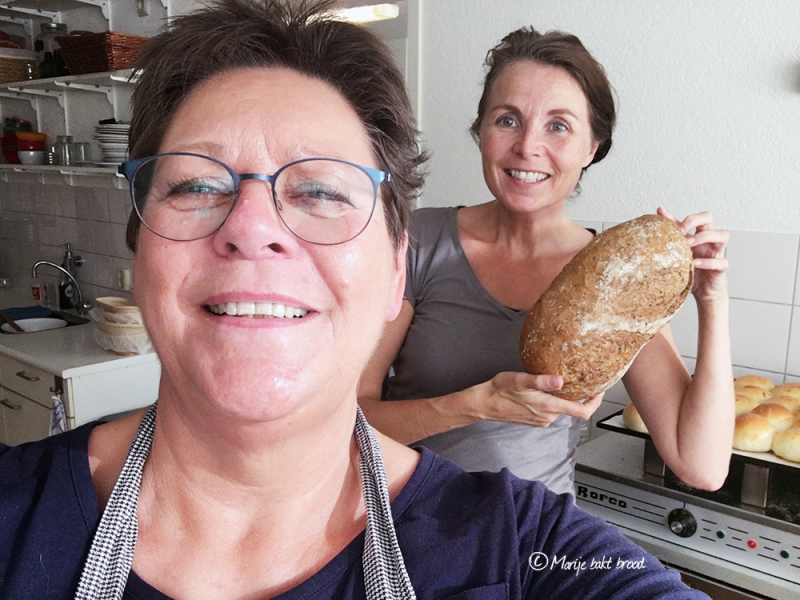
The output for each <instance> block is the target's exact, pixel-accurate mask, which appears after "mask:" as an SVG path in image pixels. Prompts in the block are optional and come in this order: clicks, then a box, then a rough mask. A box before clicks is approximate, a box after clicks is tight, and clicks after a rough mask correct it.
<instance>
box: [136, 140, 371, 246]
mask: <svg viewBox="0 0 800 600" xmlns="http://www.w3.org/2000/svg"><path fill="white" fill-rule="evenodd" d="M251 185H259V184H258V183H255V182H254V183H253V184H251ZM260 185H265V184H263V183H261V184H260ZM131 189H132V191H133V197H134V203H135V205H136V210H137V212H138V213H139V216H140V217H141V219H142V222H143V223H144V224H145V226H146V227H147V228H148V229H150V230H152V231H153V232H155V233H157V234H158V235H160V236H162V237H165V238H169V239H172V240H185V241H188V240H196V239H200V238H202V237H205V236H208V235H211V234H212V233H214V232H215V231H216V230H217V229H219V228H220V226H221V225H222V224H223V223H224V222H225V220H226V219H227V218H228V215H229V214H230V213H231V211H232V210H233V207H234V204H235V198H236V193H237V189H236V182H235V179H234V176H233V175H232V173H231V172H230V171H229V170H228V169H227V168H225V167H224V166H223V165H222V164H220V163H217V162H216V161H213V160H211V159H209V158H205V157H201V156H195V155H185V154H164V155H160V156H155V157H153V158H152V159H151V160H149V161H147V162H145V163H143V164H142V165H140V167H139V168H138V169H137V170H136V173H135V175H134V177H133V181H132V183H131ZM375 196H376V186H375V184H373V181H372V179H371V178H370V176H369V175H368V174H367V173H366V172H365V171H362V170H361V169H359V168H358V167H357V166H355V165H351V164H348V163H344V162H340V161H337V160H327V159H311V160H303V161H299V162H296V163H292V164H290V165H288V166H286V167H284V168H283V169H282V170H280V171H279V172H278V173H277V175H276V177H275V179H274V186H273V199H274V200H276V201H277V207H278V214H279V215H280V218H281V220H282V221H283V222H284V224H285V225H286V227H287V228H288V229H289V230H290V231H291V232H292V233H294V234H295V235H296V236H297V237H299V238H301V239H303V240H305V241H307V242H312V243H316V244H339V243H342V242H346V241H348V240H351V239H353V238H354V237H356V236H357V235H358V234H359V233H361V231H363V230H364V228H365V227H366V226H367V223H369V219H370V217H371V215H372V211H373V208H374V206H375Z"/></svg>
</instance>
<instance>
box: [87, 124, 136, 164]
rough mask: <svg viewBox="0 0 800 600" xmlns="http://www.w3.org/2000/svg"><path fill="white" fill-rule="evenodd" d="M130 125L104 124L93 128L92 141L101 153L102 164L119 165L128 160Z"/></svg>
mask: <svg viewBox="0 0 800 600" xmlns="http://www.w3.org/2000/svg"><path fill="white" fill-rule="evenodd" d="M130 128H131V126H130V123H106V124H101V125H98V126H97V127H95V128H94V139H96V140H97V145H98V146H100V151H101V152H102V153H103V161H102V162H103V163H112V164H119V163H122V162H125V161H126V160H128V132H129V131H130Z"/></svg>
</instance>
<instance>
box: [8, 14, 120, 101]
mask: <svg viewBox="0 0 800 600" xmlns="http://www.w3.org/2000/svg"><path fill="white" fill-rule="evenodd" d="M0 1H2V0H0ZM132 72H133V70H132V69H122V70H120V71H108V72H105V73H86V74H85V75H66V76H64V77H48V78H45V79H26V80H24V81H11V82H8V83H2V84H0V91H7V92H10V93H12V94H14V95H15V96H14V97H19V98H24V97H25V94H30V95H34V94H37V93H39V92H58V93H60V92H63V91H64V90H65V89H75V90H84V91H90V92H91V91H96V92H99V93H103V94H106V96H107V97H109V102H111V99H110V94H111V89H112V88H113V86H115V85H119V84H129V83H130V84H132V83H133V81H131V80H130V77H131V73H132Z"/></svg>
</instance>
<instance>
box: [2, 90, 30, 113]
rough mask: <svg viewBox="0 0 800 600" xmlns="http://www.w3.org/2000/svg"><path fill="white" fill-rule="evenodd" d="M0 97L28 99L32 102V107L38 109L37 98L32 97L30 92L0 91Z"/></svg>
mask: <svg viewBox="0 0 800 600" xmlns="http://www.w3.org/2000/svg"><path fill="white" fill-rule="evenodd" d="M0 98H12V99H14V100H26V101H28V102H30V103H31V107H32V108H33V109H34V110H36V98H32V97H31V96H29V95H28V94H24V93H19V92H17V93H10V92H0Z"/></svg>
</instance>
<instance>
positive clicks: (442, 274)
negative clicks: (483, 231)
mask: <svg viewBox="0 0 800 600" xmlns="http://www.w3.org/2000/svg"><path fill="white" fill-rule="evenodd" d="M456 212H457V209H456V208H423V209H419V210H417V211H415V212H414V214H413V217H412V224H411V230H410V242H409V252H408V273H407V281H406V292H405V296H406V299H407V300H408V301H409V302H411V304H412V306H413V307H414V319H413V321H412V322H411V326H410V328H409V330H408V334H407V335H406V339H405V342H404V343H403V346H402V348H401V349H400V352H399V354H398V356H397V359H396V360H395V362H394V365H393V370H394V375H393V376H392V377H390V378H389V379H388V381H387V386H386V394H385V398H384V399H385V400H411V399H415V398H431V397H435V396H441V395H444V394H449V393H452V392H455V391H459V390H463V389H465V388H468V387H470V386H472V385H475V384H478V383H481V382H484V381H488V380H489V379H491V378H492V377H494V376H495V375H497V374H498V373H500V372H503V371H522V370H523V368H522V363H521V361H520V357H519V336H520V332H521V331H522V324H523V322H524V321H525V316H526V312H525V311H521V310H514V309H511V308H508V307H506V306H503V305H502V304H500V303H499V302H498V301H497V300H495V299H494V297H492V296H491V295H490V294H489V292H487V291H486V289H485V288H484V287H483V286H482V285H481V283H480V282H479V281H478V278H477V276H476V275H475V272H474V271H473V270H472V267H471V266H470V264H469V261H468V260H467V257H466V255H465V254H464V249H463V248H462V247H461V243H460V241H459V239H458V228H457V223H456ZM535 276H536V274H535V273H532V274H531V277H535ZM579 435H580V425H579V421H578V420H577V419H574V418H572V417H568V416H566V415H561V416H560V417H559V418H558V419H556V420H555V422H553V423H552V424H551V425H550V426H549V427H546V428H542V427H530V426H527V425H516V424H511V423H501V422H496V421H484V422H480V423H473V424H472V425H468V426H466V427H462V428H459V429H454V430H452V431H448V432H445V433H440V434H437V435H434V436H431V437H429V438H426V439H424V440H421V441H420V442H419V444H420V445H423V446H426V447H427V448H430V449H431V450H433V451H434V452H436V453H438V454H440V455H441V456H444V457H445V458H448V459H450V460H452V461H453V462H455V463H456V464H458V465H459V466H461V467H462V468H464V469H466V470H467V471H499V470H500V469H502V468H503V467H507V468H508V469H509V470H510V471H511V472H512V473H514V475H516V476H518V477H522V478H524V479H538V480H541V481H542V482H544V483H545V484H547V486H548V487H550V489H552V490H553V491H555V492H558V493H561V492H570V493H574V491H573V469H574V466H575V447H576V445H577V442H578V438H579Z"/></svg>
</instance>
